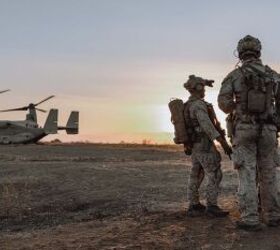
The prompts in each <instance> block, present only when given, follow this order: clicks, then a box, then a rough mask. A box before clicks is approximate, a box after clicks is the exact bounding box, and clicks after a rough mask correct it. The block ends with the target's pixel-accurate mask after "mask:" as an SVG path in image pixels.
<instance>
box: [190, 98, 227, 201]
mask: <svg viewBox="0 0 280 250" xmlns="http://www.w3.org/2000/svg"><path fill="white" fill-rule="evenodd" d="M187 105H188V108H187V109H185V110H187V112H188V111H189V114H190V118H191V120H192V124H194V130H195V134H196V141H195V142H194V144H193V148H192V155H191V159H192V168H191V173H190V179H189V185H188V200H189V202H190V204H191V205H192V204H197V203H199V194H198V189H199V186H200V182H201V180H200V178H199V174H200V171H201V170H202V169H203V170H204V173H205V177H206V183H207V184H206V186H207V191H206V201H207V205H217V197H218V189H219V184H220V182H221V179H222V172H221V164H220V163H221V156H220V154H219V152H218V151H217V149H216V147H215V144H214V143H213V141H214V140H215V139H216V138H217V137H219V136H220V134H219V133H218V132H217V130H216V129H215V127H214V126H213V124H212V122H211V120H210V118H209V115H208V111H207V103H206V102H205V101H203V100H201V99H198V98H196V97H193V96H191V97H190V98H189V100H188V102H187Z"/></svg>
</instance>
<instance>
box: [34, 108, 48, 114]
mask: <svg viewBox="0 0 280 250" xmlns="http://www.w3.org/2000/svg"><path fill="white" fill-rule="evenodd" d="M35 109H36V110H38V111H41V112H43V113H46V112H47V110H44V109H39V108H35Z"/></svg>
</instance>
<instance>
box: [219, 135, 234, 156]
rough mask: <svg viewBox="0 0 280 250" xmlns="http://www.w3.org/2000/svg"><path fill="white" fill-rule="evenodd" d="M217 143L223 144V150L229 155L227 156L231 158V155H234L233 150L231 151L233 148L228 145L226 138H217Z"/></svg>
mask: <svg viewBox="0 0 280 250" xmlns="http://www.w3.org/2000/svg"><path fill="white" fill-rule="evenodd" d="M217 141H218V142H219V143H220V144H221V146H222V148H223V149H224V151H225V154H227V155H229V156H230V155H231V154H232V149H231V147H230V146H229V145H228V143H227V141H226V140H225V139H224V138H222V137H218V138H217Z"/></svg>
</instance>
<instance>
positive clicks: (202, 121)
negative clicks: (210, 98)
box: [185, 96, 220, 142]
mask: <svg viewBox="0 0 280 250" xmlns="http://www.w3.org/2000/svg"><path fill="white" fill-rule="evenodd" d="M207 104H208V103H207V102H205V101H204V100H202V99H199V98H197V97H194V96H190V97H189V99H188V101H187V103H186V105H187V108H186V109H185V112H189V117H190V120H191V123H192V125H193V127H194V131H195V134H196V136H198V137H200V138H199V139H200V141H201V139H202V141H203V139H207V140H208V141H210V142H212V141H214V140H215V139H216V138H217V137H219V136H220V134H219V132H218V131H217V130H216V128H215V127H214V125H213V123H212V121H211V120H210V118H209V115H208V109H207Z"/></svg>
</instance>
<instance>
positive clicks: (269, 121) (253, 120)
mask: <svg viewBox="0 0 280 250" xmlns="http://www.w3.org/2000/svg"><path fill="white" fill-rule="evenodd" d="M238 122H242V123H245V124H259V125H261V126H260V130H261V129H262V127H263V125H274V126H276V127H277V129H278V131H279V128H280V126H277V122H276V119H275V117H272V116H269V117H267V118H266V119H263V118H260V117H259V116H257V115H250V116H249V115H248V116H246V115H239V116H236V115H234V114H233V113H231V114H229V115H228V116H227V118H226V126H227V135H228V137H229V138H230V139H232V137H233V136H234V134H235V127H236V124H237V123H238Z"/></svg>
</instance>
